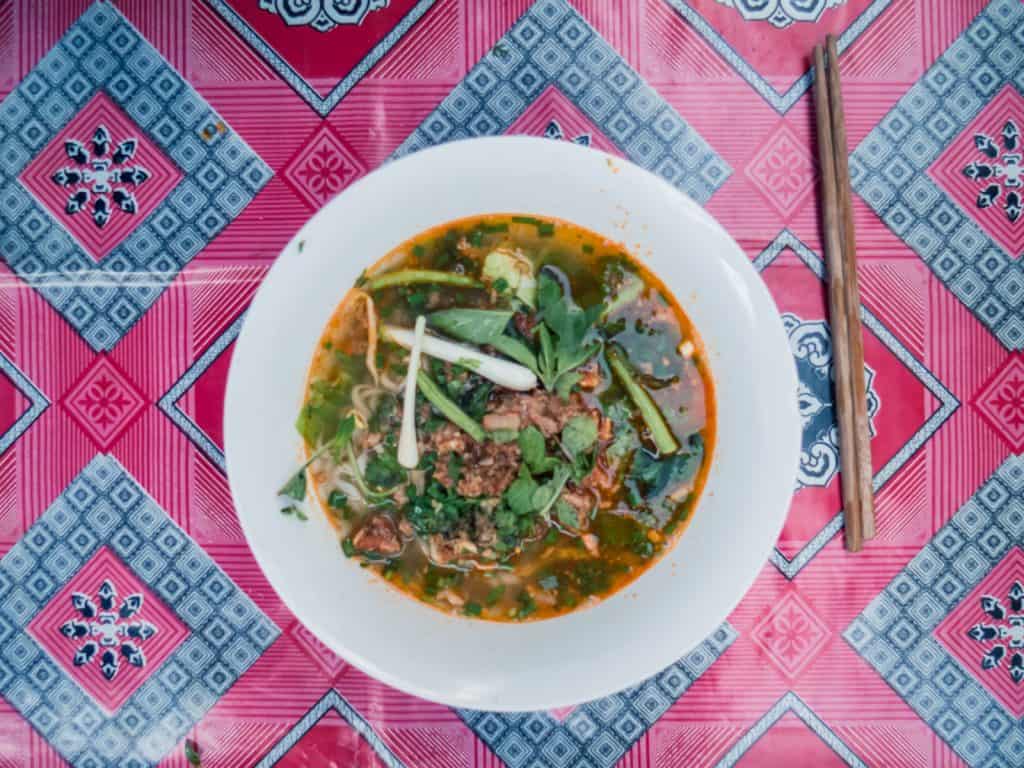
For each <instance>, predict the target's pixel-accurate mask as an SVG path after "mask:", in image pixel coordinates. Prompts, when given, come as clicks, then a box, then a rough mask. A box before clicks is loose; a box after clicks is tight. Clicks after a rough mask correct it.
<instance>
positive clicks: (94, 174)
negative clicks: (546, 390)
mask: <svg viewBox="0 0 1024 768" xmlns="http://www.w3.org/2000/svg"><path fill="white" fill-rule="evenodd" d="M88 145H89V146H86V143H85V142H81V141H78V140H76V139H68V140H67V141H65V142H64V152H65V153H66V154H67V156H68V157H69V158H70V159H71V160H72V161H73V162H74V163H75V165H74V166H65V167H63V168H60V169H58V170H57V172H56V173H54V174H53V176H51V177H50V178H51V179H52V180H53V182H54V183H55V184H59V185H60V186H62V187H64V188H65V189H67V190H68V199H67V203H66V204H65V206H64V211H65V213H68V214H71V215H74V214H76V213H80V212H81V211H85V210H89V211H90V212H91V214H92V221H93V224H95V225H96V226H97V227H99V228H101V229H102V228H103V227H105V226H106V225H107V222H109V221H110V217H111V215H112V213H113V211H114V208H115V206H116V208H117V209H118V210H120V211H123V212H124V213H127V214H134V213H136V212H137V211H138V202H137V201H136V199H135V195H134V194H133V193H132V190H133V189H136V188H137V187H139V186H140V185H142V184H144V183H145V182H146V181H148V180H149V178H150V173H149V171H147V170H146V169H145V168H143V167H142V166H141V165H129V164H128V161H129V160H131V159H132V158H133V157H135V152H136V150H137V149H138V146H139V142H138V140H137V139H135V138H131V137H129V138H126V139H124V140H123V141H121V142H120V143H119V144H118V145H117V146H116V147H114V146H113V142H112V140H111V138H110V132H109V131H108V130H107V128H106V126H104V125H100V126H99V127H98V128H97V129H96V132H95V133H94V134H93V136H92V139H91V140H90V141H89V142H88ZM111 150H112V151H111Z"/></svg>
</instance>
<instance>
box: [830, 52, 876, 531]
mask: <svg viewBox="0 0 1024 768" xmlns="http://www.w3.org/2000/svg"><path fill="white" fill-rule="evenodd" d="M826 51H827V53H828V96H829V99H828V100H829V111H830V113H831V117H832V149H833V152H834V153H835V159H836V190H837V191H838V198H839V210H840V211H841V212H842V220H841V222H840V223H841V225H842V232H843V281H844V284H845V286H846V306H847V324H846V330H847V333H849V336H850V380H851V383H852V385H853V409H854V412H853V428H854V432H855V440H856V443H857V474H858V479H857V484H858V486H859V488H860V506H861V527H862V533H863V536H864V538H865V539H873V538H874V537H875V501H874V493H873V482H874V478H873V475H874V473H873V472H872V469H871V430H870V427H869V422H868V397H867V390H866V385H865V382H864V335H863V333H862V331H861V325H860V286H859V285H858V281H857V237H856V234H857V233H856V230H855V229H854V224H853V201H852V198H851V194H850V165H849V149H848V147H847V144H846V116H845V113H844V110H843V90H842V86H841V85H840V82H839V53H838V51H837V48H836V38H835V35H829V36H828V37H827V38H826Z"/></svg>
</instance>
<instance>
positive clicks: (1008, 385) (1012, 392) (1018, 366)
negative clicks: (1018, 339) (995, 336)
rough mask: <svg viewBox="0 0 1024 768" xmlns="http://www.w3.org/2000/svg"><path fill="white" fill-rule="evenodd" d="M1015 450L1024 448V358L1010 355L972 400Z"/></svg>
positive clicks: (984, 417)
mask: <svg viewBox="0 0 1024 768" xmlns="http://www.w3.org/2000/svg"><path fill="white" fill-rule="evenodd" d="M971 404H972V405H973V406H974V407H975V408H977V409H978V411H979V413H981V416H982V418H983V419H985V421H986V422H988V425H989V426H990V427H992V429H994V430H995V431H996V433H997V434H998V435H999V436H1000V437H1001V438H1002V439H1003V441H1004V442H1005V443H1006V444H1007V446H1009V448H1010V449H1011V450H1012V451H1013V452H1014V453H1021V451H1024V360H1022V359H1021V356H1020V355H1017V354H1015V355H1011V356H1010V357H1008V358H1006V361H1005V362H1004V363H1003V364H1002V365H1001V366H1000V367H999V368H998V369H997V370H996V372H995V373H994V374H992V377H991V378H990V379H989V380H988V381H987V382H985V384H984V386H982V388H981V389H980V390H978V392H977V394H975V395H974V398H973V399H972V401H971Z"/></svg>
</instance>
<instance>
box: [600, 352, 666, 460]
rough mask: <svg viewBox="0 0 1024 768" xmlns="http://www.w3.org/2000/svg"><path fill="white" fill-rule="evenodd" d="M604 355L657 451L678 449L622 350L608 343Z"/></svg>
mask: <svg viewBox="0 0 1024 768" xmlns="http://www.w3.org/2000/svg"><path fill="white" fill-rule="evenodd" d="M604 356H605V359H606V360H608V365H609V366H611V369H612V372H613V373H614V374H615V376H616V377H617V378H618V380H619V381H620V382H621V383H622V386H623V387H624V388H625V389H626V393H627V394H628V395H629V398H630V400H632V401H633V404H634V405H635V406H636V407H637V410H638V411H640V416H641V417H642V418H643V420H644V424H646V425H647V428H648V429H649V430H651V438H652V439H653V440H654V445H655V447H657V449H658V453H660V454H663V455H664V454H669V453H675V452H676V451H678V450H679V443H678V442H677V441H676V438H675V436H674V435H673V434H672V430H670V429H669V428H668V424H666V423H665V417H664V416H662V415H661V411H659V410H658V406H657V405H655V403H654V400H652V399H651V396H650V395H649V394H647V390H646V389H644V388H643V387H641V386H640V382H638V381H637V380H636V376H634V375H633V371H632V369H630V367H629V363H627V362H626V356H625V354H623V352H622V350H621V349H619V348H618V347H617V346H616V345H614V344H609V345H608V347H607V348H606V349H605V352H604Z"/></svg>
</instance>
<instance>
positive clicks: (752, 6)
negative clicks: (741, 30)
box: [718, 0, 846, 29]
mask: <svg viewBox="0 0 1024 768" xmlns="http://www.w3.org/2000/svg"><path fill="white" fill-rule="evenodd" d="M718 2H719V3H721V4H722V5H726V6H728V7H730V8H735V9H736V11H737V12H738V13H739V14H740V16H742V17H743V20H744V21H767V22H768V23H769V24H771V25H772V26H773V27H777V28H778V29H785V28H786V27H788V26H789V25H790V24H792V23H793V22H795V21H803V22H809V23H812V24H813V23H814V22H816V21H817V20H818V19H820V18H821V14H822V13H824V11H825V9H826V8H835V7H836V6H839V5H842V4H843V3H845V2H846V0H800V1H799V2H792V0H718Z"/></svg>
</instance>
